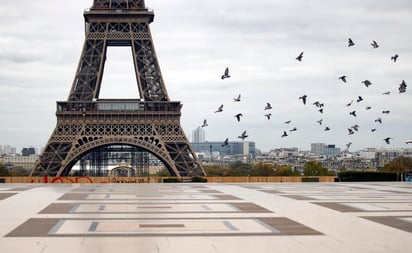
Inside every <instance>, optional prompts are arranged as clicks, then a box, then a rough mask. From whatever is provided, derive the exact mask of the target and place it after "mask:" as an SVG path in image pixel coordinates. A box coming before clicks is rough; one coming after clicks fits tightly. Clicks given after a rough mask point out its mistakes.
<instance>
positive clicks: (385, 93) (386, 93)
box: [382, 91, 391, 95]
mask: <svg viewBox="0 0 412 253" xmlns="http://www.w3.org/2000/svg"><path fill="white" fill-rule="evenodd" d="M389 94H391V92H390V91H387V92H384V93H382V95H389Z"/></svg>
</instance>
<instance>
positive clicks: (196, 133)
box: [192, 127, 205, 143]
mask: <svg viewBox="0 0 412 253" xmlns="http://www.w3.org/2000/svg"><path fill="white" fill-rule="evenodd" d="M192 142H195V143H198V142H205V130H203V128H202V127H198V128H196V129H195V130H193V131H192Z"/></svg>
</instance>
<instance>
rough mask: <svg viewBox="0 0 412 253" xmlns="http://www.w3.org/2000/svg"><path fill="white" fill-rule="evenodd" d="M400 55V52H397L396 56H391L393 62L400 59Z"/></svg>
mask: <svg viewBox="0 0 412 253" xmlns="http://www.w3.org/2000/svg"><path fill="white" fill-rule="evenodd" d="M398 57H399V55H398V54H395V55H394V56H391V60H392V61H393V62H396V61H397V60H398Z"/></svg>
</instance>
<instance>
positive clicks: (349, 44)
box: [348, 38, 355, 47]
mask: <svg viewBox="0 0 412 253" xmlns="http://www.w3.org/2000/svg"><path fill="white" fill-rule="evenodd" d="M354 45H355V43H353V40H352V39H351V38H349V39H348V47H352V46H354Z"/></svg>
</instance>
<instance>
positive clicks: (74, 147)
mask: <svg viewBox="0 0 412 253" xmlns="http://www.w3.org/2000/svg"><path fill="white" fill-rule="evenodd" d="M84 18H85V22H86V35H85V42H84V46H83V50H82V55H81V57H80V61H79V64H78V68H77V71H76V76H75V78H74V81H73V84H72V88H71V90H70V94H69V96H68V99H67V101H63V102H57V112H56V116H57V125H56V128H55V129H54V131H53V133H52V135H51V137H50V139H49V141H48V143H47V146H46V148H45V149H44V151H43V153H42V155H41V156H40V158H39V161H38V162H37V164H36V166H35V168H34V170H33V171H32V173H31V175H32V176H43V175H47V176H66V175H68V174H69V172H70V170H71V169H72V167H73V166H74V164H76V163H77V162H78V161H79V160H81V158H82V157H85V155H86V154H88V153H93V154H94V155H95V156H96V155H98V153H99V150H100V151H101V152H100V153H101V154H100V155H102V154H103V151H102V150H103V148H104V147H106V146H109V145H128V146H134V147H139V148H142V149H144V150H146V151H147V152H149V153H151V154H152V155H154V156H155V157H157V158H158V159H159V160H161V161H162V162H163V163H164V165H165V166H166V167H167V169H168V170H169V172H170V174H171V175H174V176H202V175H205V172H204V170H203V168H202V167H201V165H200V163H199V161H198V159H197V157H196V155H195V154H194V152H193V150H192V148H191V146H190V144H189V142H188V140H187V138H186V136H185V134H184V132H183V129H182V127H181V125H180V116H181V107H182V105H181V104H180V102H176V101H170V99H169V96H168V94H167V91H166V87H165V84H164V82H163V78H162V75H161V72H160V67H159V63H158V60H157V56H156V52H155V49H154V45H153V40H152V36H151V33H150V29H149V24H150V23H151V22H152V21H153V18H154V14H153V12H152V11H151V10H148V9H147V8H146V7H145V3H144V1H143V0H95V1H94V3H93V6H92V7H91V8H90V9H89V10H86V11H85V12H84ZM109 46H122V47H130V48H131V50H132V55H133V62H134V69H135V75H136V81H137V86H138V91H139V94H136V97H140V99H110V100H105V99H99V92H100V86H101V82H102V77H103V72H104V65H105V60H106V52H107V48H108V47H109ZM92 151H93V152H92ZM92 160H94V161H99V159H97V158H96V159H92ZM102 161H104V159H103V158H102ZM81 164H82V162H81ZM81 164H80V165H81ZM83 164H84V162H83ZM94 166H97V167H99V166H103V165H102V164H95V165H94ZM96 171H97V169H96Z"/></svg>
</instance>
